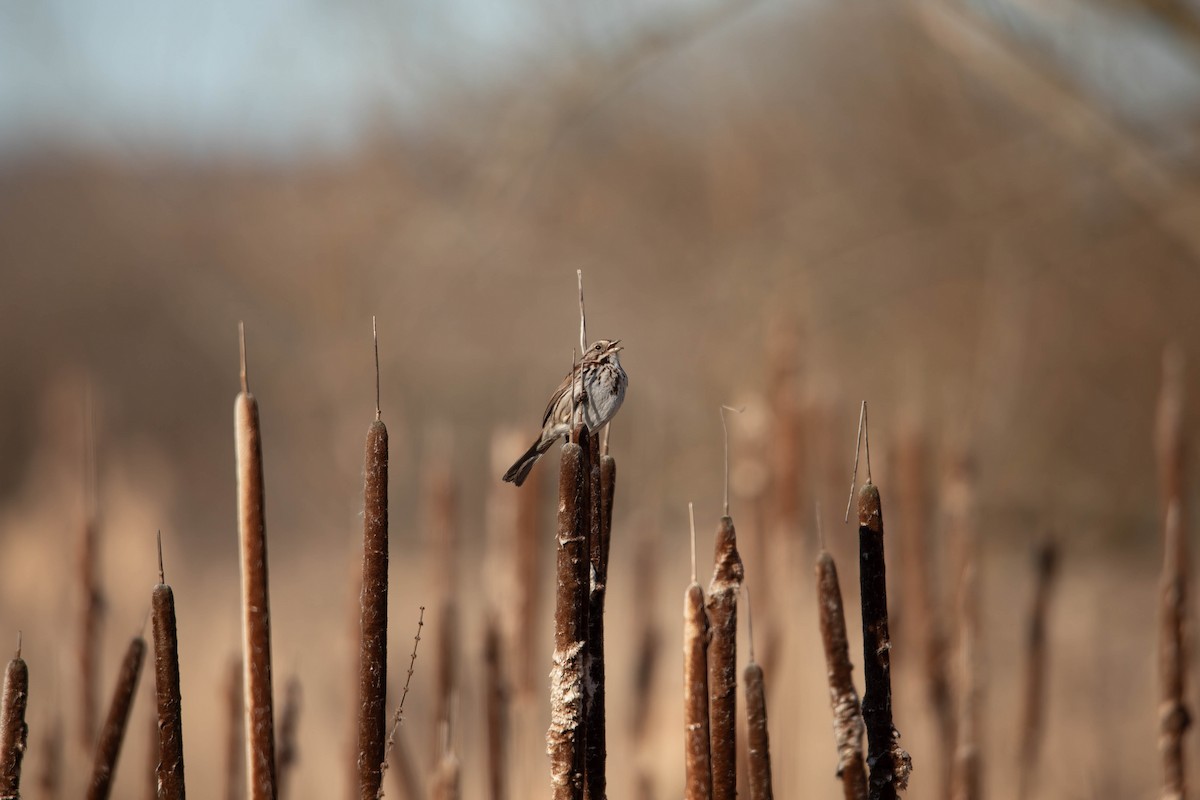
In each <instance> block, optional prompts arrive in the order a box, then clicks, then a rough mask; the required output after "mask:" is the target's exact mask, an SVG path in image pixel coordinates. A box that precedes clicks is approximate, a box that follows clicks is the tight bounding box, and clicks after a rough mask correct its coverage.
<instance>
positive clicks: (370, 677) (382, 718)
mask: <svg viewBox="0 0 1200 800" xmlns="http://www.w3.org/2000/svg"><path fill="white" fill-rule="evenodd" d="M364 462H365V463H364V467H363V470H364V475H365V480H364V488H363V562H362V564H363V569H362V593H361V595H360V601H359V602H360V612H361V616H360V632H361V640H360V643H359V673H358V777H359V781H358V785H359V797H360V798H362V800H373V798H374V797H375V796H376V795H377V794H378V793H379V788H380V785H381V784H382V781H383V776H382V767H381V765H382V764H383V751H384V736H385V734H386V727H387V708H386V703H387V595H388V497H387V492H388V432H387V426H385V425H384V424H383V422H382V421H380V420H379V419H376V420H375V421H374V422H372V423H371V424H370V427H369V428H368V429H367V443H366V455H365V458H364Z"/></svg>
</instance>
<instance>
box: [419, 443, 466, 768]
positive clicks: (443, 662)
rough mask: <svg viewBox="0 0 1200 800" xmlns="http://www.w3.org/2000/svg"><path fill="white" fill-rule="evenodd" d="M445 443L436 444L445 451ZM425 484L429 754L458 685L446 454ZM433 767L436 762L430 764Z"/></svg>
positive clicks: (454, 534)
mask: <svg viewBox="0 0 1200 800" xmlns="http://www.w3.org/2000/svg"><path fill="white" fill-rule="evenodd" d="M445 438H446V440H447V441H444V442H438V443H437V444H436V446H437V447H439V448H440V449H442V450H449V437H448V436H447V437H445ZM430 461H432V462H433V463H432V464H431V466H430V467H429V479H428V482H427V483H426V492H427V501H426V503H427V506H426V507H427V509H428V514H429V521H430V525H429V530H430V535H431V537H432V539H433V541H432V543H431V544H432V548H431V549H432V552H433V553H434V554H435V555H434V557H435V559H436V564H435V567H434V569H435V575H436V580H437V584H436V586H437V591H438V592H439V597H438V614H439V616H438V621H437V624H436V625H435V626H434V637H435V650H436V653H435V655H434V658H435V660H436V664H435V666H434V673H435V675H434V679H435V682H436V685H435V688H434V717H433V721H434V736H433V744H434V747H433V752H434V753H435V754H436V753H437V752H438V751H439V749H440V741H441V734H440V733H439V731H440V730H441V727H442V725H443V724H446V725H449V724H450V704H451V698H452V697H453V696H454V692H455V687H456V686H457V684H458V520H457V514H456V510H457V509H456V504H457V487H456V485H455V480H454V473H453V469H452V467H451V461H450V456H449V455H446V454H444V455H441V456H438V457H437V458H436V459H430ZM434 766H435V767H436V763H435V764H434Z"/></svg>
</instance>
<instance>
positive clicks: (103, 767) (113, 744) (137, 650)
mask: <svg viewBox="0 0 1200 800" xmlns="http://www.w3.org/2000/svg"><path fill="white" fill-rule="evenodd" d="M145 656H146V640H145V639H143V638H142V637H141V636H140V635H139V636H135V637H134V638H133V640H132V641H130V642H129V648H128V649H127V650H126V651H125V660H124V661H122V662H121V672H120V674H119V675H118V677H117V686H116V688H115V689H114V690H113V698H112V703H111V705H109V707H108V719H107V720H106V721H105V723H104V728H103V729H102V730H101V731H100V741H99V744H98V745H97V747H96V758H95V761H94V762H93V764H92V780H91V783H89V784H88V793H87V796H88V798H89V800H105V799H106V798H107V797H108V796H109V794H110V792H111V790H112V780H113V773H114V772H115V771H116V769H117V758H118V757H119V756H120V754H121V745H122V744H123V743H124V741H125V729H126V727H127V726H128V723H129V712H130V710H132V708H133V697H134V692H136V691H137V685H138V680H139V679H140V678H141V675H142V662H143V661H144V660H145Z"/></svg>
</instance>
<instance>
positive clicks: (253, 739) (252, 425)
mask: <svg viewBox="0 0 1200 800" xmlns="http://www.w3.org/2000/svg"><path fill="white" fill-rule="evenodd" d="M238 333H239V335H240V336H239V338H240V339H241V378H242V390H241V392H239V393H238V396H237V398H236V399H235V400H234V403H233V411H234V442H235V445H236V456H237V515H238V541H239V543H240V545H241V575H242V665H243V666H242V669H243V672H242V691H243V696H244V698H245V702H244V719H245V732H246V734H245V736H246V787H247V788H246V796H247V798H248V800H275V796H276V795H275V706H274V695H273V684H272V680H271V596H270V581H269V578H268V571H267V523H266V509H265V506H264V499H263V459H262V431H261V428H260V426H259V419H258V400H257V399H255V397H254V395H253V394H251V393H250V386H249V381H248V379H247V372H246V337H245V329H244V328H243V327H242V326H241V325H240V324H239V325H238Z"/></svg>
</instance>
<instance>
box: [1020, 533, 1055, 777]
mask: <svg viewBox="0 0 1200 800" xmlns="http://www.w3.org/2000/svg"><path fill="white" fill-rule="evenodd" d="M1057 575H1058V544H1057V543H1056V542H1055V541H1054V540H1053V539H1046V540H1044V541H1042V542H1041V543H1040V544H1039V545H1038V547H1037V550H1036V552H1035V553H1034V580H1035V586H1034V592H1033V606H1032V608H1031V609H1030V610H1029V623H1028V627H1027V628H1026V633H1025V681H1024V692H1023V693H1022V702H1021V727H1020V728H1019V730H1020V732H1021V733H1020V755H1019V760H1018V763H1017V800H1026V798H1028V797H1030V796H1031V795H1032V793H1033V787H1034V785H1035V783H1036V778H1037V767H1038V754H1039V752H1040V750H1041V744H1042V726H1043V721H1044V720H1045V719H1046V709H1045V704H1046V688H1045V687H1046V661H1047V653H1046V638H1047V637H1046V627H1047V622H1046V620H1047V618H1048V617H1049V616H1050V595H1051V593H1052V591H1053V588H1054V581H1055V578H1056V576H1057Z"/></svg>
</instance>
